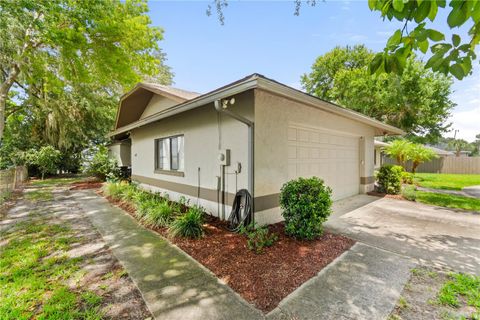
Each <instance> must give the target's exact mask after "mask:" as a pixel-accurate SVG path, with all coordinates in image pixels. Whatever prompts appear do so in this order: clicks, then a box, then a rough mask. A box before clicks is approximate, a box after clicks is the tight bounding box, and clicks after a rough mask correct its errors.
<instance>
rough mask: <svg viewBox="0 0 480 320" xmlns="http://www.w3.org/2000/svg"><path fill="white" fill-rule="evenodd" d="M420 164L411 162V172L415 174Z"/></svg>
mask: <svg viewBox="0 0 480 320" xmlns="http://www.w3.org/2000/svg"><path fill="white" fill-rule="evenodd" d="M419 165H420V163H416V162H413V164H412V173H413V174H415V172H416V171H417V167H418V166H419Z"/></svg>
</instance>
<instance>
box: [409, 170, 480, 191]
mask: <svg viewBox="0 0 480 320" xmlns="http://www.w3.org/2000/svg"><path fill="white" fill-rule="evenodd" d="M415 183H416V184H418V185H419V186H421V187H425V188H433V189H446V190H462V189H463V188H464V187H468V186H475V185H480V174H443V173H416V174H415Z"/></svg>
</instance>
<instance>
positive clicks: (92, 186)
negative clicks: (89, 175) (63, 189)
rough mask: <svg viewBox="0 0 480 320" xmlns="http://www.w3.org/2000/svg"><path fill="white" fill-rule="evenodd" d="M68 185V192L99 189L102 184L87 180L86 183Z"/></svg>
mask: <svg viewBox="0 0 480 320" xmlns="http://www.w3.org/2000/svg"><path fill="white" fill-rule="evenodd" d="M70 185H71V187H70V188H69V190H86V189H99V188H101V187H102V186H103V182H101V181H98V180H87V181H80V182H74V183H72V184H70Z"/></svg>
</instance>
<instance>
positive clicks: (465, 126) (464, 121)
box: [450, 62, 480, 141]
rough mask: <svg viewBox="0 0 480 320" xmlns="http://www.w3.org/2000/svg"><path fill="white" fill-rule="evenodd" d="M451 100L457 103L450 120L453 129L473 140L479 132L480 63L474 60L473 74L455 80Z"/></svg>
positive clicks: (462, 136)
mask: <svg viewBox="0 0 480 320" xmlns="http://www.w3.org/2000/svg"><path fill="white" fill-rule="evenodd" d="M453 87H454V90H455V93H454V94H453V95H452V100H453V101H454V102H455V103H456V104H457V107H455V110H454V111H453V112H452V117H451V118H450V120H451V121H452V122H453V126H452V128H453V129H458V130H459V132H458V133H457V136H458V137H460V138H462V139H465V140H468V141H473V140H475V135H477V134H479V133H480V65H479V64H478V63H476V62H475V64H474V68H473V75H471V76H469V77H466V78H464V79H463V80H461V81H456V82H455V84H454V86H453Z"/></svg>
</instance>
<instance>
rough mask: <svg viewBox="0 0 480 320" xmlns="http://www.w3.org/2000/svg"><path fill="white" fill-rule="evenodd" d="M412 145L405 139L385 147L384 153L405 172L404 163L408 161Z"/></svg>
mask: <svg viewBox="0 0 480 320" xmlns="http://www.w3.org/2000/svg"><path fill="white" fill-rule="evenodd" d="M412 146H413V143H411V142H410V141H407V140H405V139H398V140H395V141H393V142H392V143H391V144H390V145H389V146H388V147H385V153H386V154H387V155H388V156H390V157H391V158H394V159H395V160H396V161H397V163H398V164H399V165H401V166H402V167H403V168H404V169H405V170H406V167H405V165H406V162H407V161H408V160H410V149H411V148H412Z"/></svg>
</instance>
